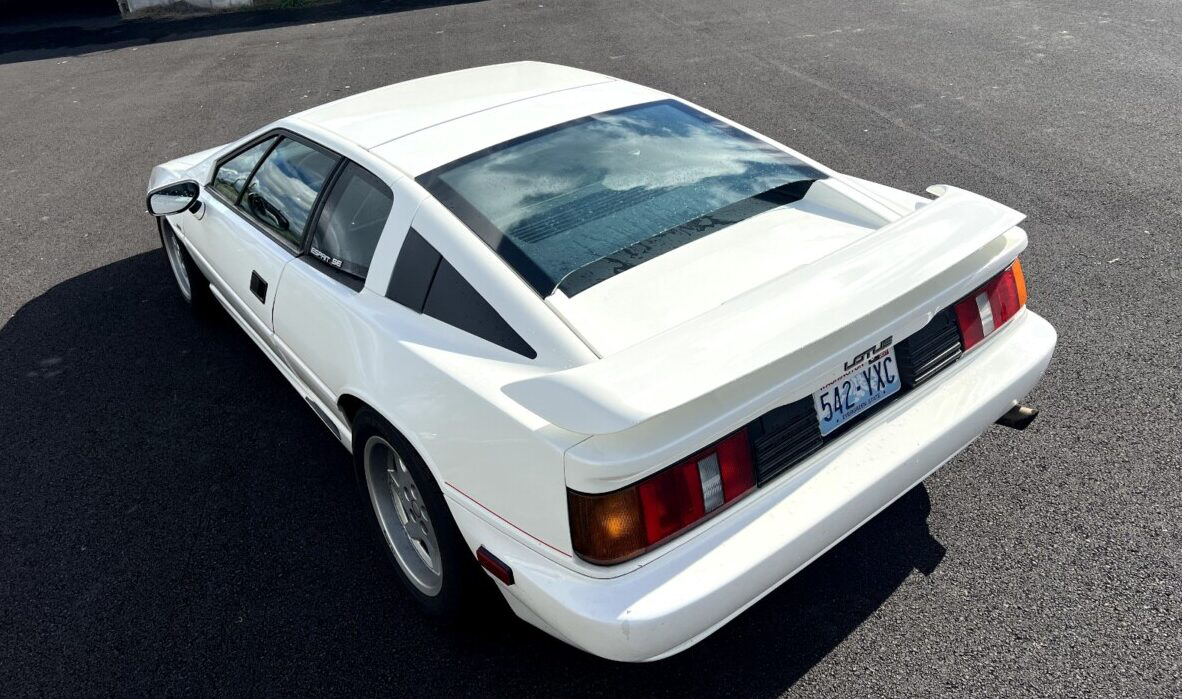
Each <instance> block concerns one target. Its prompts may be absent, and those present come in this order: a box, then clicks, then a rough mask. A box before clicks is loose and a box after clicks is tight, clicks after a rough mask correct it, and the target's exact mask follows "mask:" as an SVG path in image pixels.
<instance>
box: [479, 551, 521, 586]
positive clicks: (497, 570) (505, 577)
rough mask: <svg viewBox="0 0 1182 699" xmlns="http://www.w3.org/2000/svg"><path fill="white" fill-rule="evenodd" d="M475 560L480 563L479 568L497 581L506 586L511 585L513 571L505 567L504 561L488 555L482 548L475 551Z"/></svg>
mask: <svg viewBox="0 0 1182 699" xmlns="http://www.w3.org/2000/svg"><path fill="white" fill-rule="evenodd" d="M476 560H477V562H479V563H480V567H481V568H484V569H485V570H487V571H488V572H489V573H490V574H491V575H492V576H493V577H494V578H496V579H497V580H500V581H501V582H503V583H505V584H506V585H512V584H513V570H512V569H511V568H510V567H509V566H507V565H505V563H504V561H502V560H501V559H499V558H497V557H496V556H494V555H492V554H491V553H489V552H488V549H486V548H484V547H483V546H481V547H480V548H478V549H476Z"/></svg>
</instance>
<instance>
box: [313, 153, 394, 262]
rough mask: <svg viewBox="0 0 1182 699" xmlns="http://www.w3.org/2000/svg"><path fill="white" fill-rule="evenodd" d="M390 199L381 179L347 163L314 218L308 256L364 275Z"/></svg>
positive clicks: (353, 164) (389, 192)
mask: <svg viewBox="0 0 1182 699" xmlns="http://www.w3.org/2000/svg"><path fill="white" fill-rule="evenodd" d="M393 203H394V195H393V193H392V192H391V191H390V188H389V187H387V186H386V184H385V183H384V182H382V181H381V180H379V179H378V178H377V177H376V176H374V175H373V174H371V173H370V172H368V171H366V170H365V169H364V168H362V167H361V166H360V165H357V164H356V163H349V165H348V166H347V167H346V168H345V169H344V171H343V172H342V173H341V175H340V177H339V178H338V179H337V181H336V184H334V185H333V187H332V191H330V192H329V194H328V199H327V200H326V201H325V203H324V208H323V210H322V211H321V213H320V218H319V219H318V220H317V222H316V228H315V229H314V231H313V233H312V246H311V249H310V252H311V253H312V256H313V257H315V258H316V259H318V260H320V261H321V262H324V263H325V264H327V265H330V266H332V267H335V268H337V269H340V270H341V271H343V272H347V273H349V274H352V275H354V276H357V277H361V278H364V277H365V275H366V273H367V272H368V271H369V263H370V260H371V259H372V258H373V252H374V249H375V248H376V247H377V246H378V239H379V238H380V237H381V235H382V229H383V228H384V227H385V225H386V219H387V218H389V216H390V208H391V207H392V206H393Z"/></svg>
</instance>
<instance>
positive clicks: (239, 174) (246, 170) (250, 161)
mask: <svg viewBox="0 0 1182 699" xmlns="http://www.w3.org/2000/svg"><path fill="white" fill-rule="evenodd" d="M274 143H275V139H274V138H268V139H267V140H265V141H263V142H261V143H259V144H258V145H257V146H254V147H252V148H250V149H248V150H245V151H243V152H241V153H239V154H238V155H236V156H234V157H233V158H231V159H229V160H227V161H226V162H224V163H222V166H221V167H219V168H218V171H217V173H216V174H215V175H214V176H213V188H214V189H215V190H217V191H218V193H220V194H221V195H222V196H224V197H226V198H227V199H229V200H230V201H232V202H237V201H238V195H239V194H242V190H243V189H245V188H246V178H248V177H250V173H252V172H254V166H255V165H258V164H259V159H260V158H262V157H263V156H264V155H265V154H266V153H267V149H269V148H270V147H271V146H272V145H273V144H274Z"/></svg>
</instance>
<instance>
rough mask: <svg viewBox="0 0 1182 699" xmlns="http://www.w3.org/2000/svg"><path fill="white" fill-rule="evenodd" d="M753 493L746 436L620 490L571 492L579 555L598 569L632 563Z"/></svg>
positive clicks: (736, 435) (573, 535)
mask: <svg viewBox="0 0 1182 699" xmlns="http://www.w3.org/2000/svg"><path fill="white" fill-rule="evenodd" d="M754 487H755V469H754V467H753V465H752V463H751V447H750V444H749V443H748V440H747V431H746V430H740V431H739V432H736V433H734V434H732V435H731V436H729V437H727V438H726V439H723V440H722V441H720V442H718V443H716V444H714V445H713V446H711V447H709V448H707V449H705V450H703V451H702V452H699V453H698V454H695V455H693V456H691V457H690V458H688V459H686V460H685V461H682V462H681V463H679V464H677V465H675V466H670V467H669V468H667V469H665V470H663V471H660V472H659V473H656V474H654V475H652V476H649V477H648V478H646V479H644V480H642V481H640V482H639V483H635V484H633V485H631V486H629V487H627V488H624V489H622V490H617V491H615V492H611V493H604V494H602V495H588V494H585V493H577V492H575V491H573V490H572V491H568V493H567V501H568V505H569V507H570V525H571V539H572V541H573V543H574V548H575V552H576V553H578V554H579V556H580V557H581V558H583V559H585V560H587V561H590V562H592V563H598V564H609V563H619V562H620V561H625V560H627V559H629V558H634V557H636V556H639V555H640V554H642V553H644V552H645V551H647V550H649V549H650V548H652V547H653V546H655V545H657V544H659V543H660V542H662V541H664V540H665V539H668V538H669V537H671V536H673V535H674V534H677V533H678V532H681V531H683V530H685V529H686V528H687V527H690V526H692V525H694V524H696V523H697V522H699V521H701V520H702V519H704V518H705V517H707V516H709V515H711V514H713V513H714V512H716V511H718V510H719V509H721V508H722V507H724V506H726V505H728V504H730V503H731V502H733V501H735V500H737V499H738V498H740V497H742V495H743V494H744V493H746V492H747V491H749V490H751V489H752V488H754Z"/></svg>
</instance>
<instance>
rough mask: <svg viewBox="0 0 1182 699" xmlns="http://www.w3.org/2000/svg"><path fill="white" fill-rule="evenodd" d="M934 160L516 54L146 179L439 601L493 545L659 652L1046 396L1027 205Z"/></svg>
mask: <svg viewBox="0 0 1182 699" xmlns="http://www.w3.org/2000/svg"><path fill="white" fill-rule="evenodd" d="M928 191H929V192H930V193H931V194H933V195H934V198H925V197H920V196H915V195H912V194H908V193H906V192H903V191H900V190H897V189H892V188H890V187H886V186H883V185H879V184H874V183H871V182H867V181H864V180H860V179H857V178H854V177H850V176H848V175H843V174H841V173H838V172H834V171H833V170H830V169H828V168H826V167H825V166H823V165H821V164H820V163H817V162H815V161H813V160H810V159H809V158H807V157H805V156H804V155H801V154H800V153H797V152H796V151H794V150H792V149H790V148H788V147H786V146H783V145H781V144H779V143H776V142H775V141H773V140H771V139H769V138H767V137H765V136H762V135H760V134H757V133H755V132H753V131H751V130H749V129H746V128H744V127H742V126H740V125H738V124H736V123H734V122H732V121H730V120H728V119H726V118H725V117H722V116H719V115H717V114H714V113H712V112H710V111H709V110H706V109H703V108H701V107H697V106H695V105H692V104H690V103H688V102H686V101H684V100H681V99H679V98H677V97H674V96H672V95H668V94H665V93H662V92H658V91H656V90H652V89H649V88H646V87H641V86H640V85H636V84H633V83H629V82H625V81H622V80H616V79H613V78H610V77H607V76H604V75H600V74H597V73H591V72H587V71H584V70H577V69H573V68H566V67H562V66H557V65H549V64H543V63H528V62H527V63H513V64H507V65H496V66H488V67H484V68H474V69H471V70H463V71H459V72H454V73H447V74H444V75H437V76H433V77H427V78H422V79H419V80H412V81H409V82H404V83H399V84H396V85H391V86H388V87H384V88H380V89H376V90H372V91H370V92H365V93H362V94H358V95H353V96H350V97H346V98H344V99H341V100H337V101H335V102H331V103H329V104H325V105H322V106H319V107H315V108H313V109H310V110H308V111H305V112H302V113H299V114H296V115H294V116H290V117H287V118H284V119H280V120H279V121H276V122H275V123H273V124H270V125H268V126H266V127H265V128H262V129H260V130H258V131H256V132H254V133H252V134H250V135H248V136H246V137H245V138H243V139H241V140H239V141H236V142H234V143H231V144H228V145H225V146H221V147H218V148H214V149H211V150H207V151H203V152H201V153H196V154H193V155H190V156H186V157H183V158H179V159H177V160H173V161H170V162H167V163H164V164H162V165H159V166H157V167H156V168H155V169H153V171H152V175H151V180H150V184H149V194H148V208H149V210H150V212H151V213H153V214H154V215H156V216H157V217H158V218H157V221H158V223H159V229H160V236H161V240H162V243H163V246H164V249H165V251H166V252H167V257H168V260H169V263H170V264H171V267H172V271H173V273H174V274H175V277H176V282H177V285H178V286H179V287H180V292H181V295H182V296H183V297H184V299H185V301H187V302H188V303H189V304H191V305H192V307H193V308H194V310H196V311H203V310H205V309H206V308H208V307H210V306H212V305H213V304H214V303H215V302H216V303H217V304H220V305H221V306H222V307H224V308H225V310H226V311H227V312H228V313H229V315H230V316H231V317H232V318H233V319H234V320H235V321H237V323H238V324H239V325H241V326H242V328H243V329H244V330H245V331H246V333H247V334H248V335H249V336H250V337H251V338H252V339H253V340H254V341H255V342H256V343H257V344H258V346H259V347H260V348H262V350H263V352H264V353H265V354H266V355H267V356H268V357H270V359H271V361H272V362H274V364H275V366H276V367H278V368H279V371H280V372H282V374H283V375H284V376H285V377H287V379H288V381H290V382H291V384H292V385H293V386H294V387H295V388H296V390H297V391H298V392H299V393H300V395H301V396H303V397H304V399H305V400H306V401H307V402H308V404H309V405H310V406H311V408H312V410H314V411H315V412H316V414H317V415H319V416H320V419H321V420H323V421H324V424H325V425H326V426H327V427H328V430H329V431H330V432H331V433H332V434H333V436H334V437H336V438H337V439H339V440H340V442H341V444H343V445H344V446H345V448H346V449H349V450H350V451H351V452H352V454H353V461H354V464H355V466H356V469H357V474H358V479H359V483H360V484H361V487H362V488H363V490H364V492H365V501H366V503H367V505H366V508H367V511H369V512H371V513H372V515H373V520H374V523H375V525H376V531H378V532H380V534H381V538H382V539H383V541H384V542H385V544H386V546H387V547H388V549H389V552H390V554H391V557H392V559H393V561H394V563H395V564H396V566H397V570H398V573H399V575H400V577H401V579H402V580H403V581H404V582H405V584H406V588H407V590H408V591H409V592H410V594H411V595H413V597H414V598H415V599H416V600H417V601H418V602H419V603H420V604H421V605H422V607H424V608H425V609H426V610H427V611H428V612H430V613H433V614H437V615H455V614H457V613H458V612H460V611H461V610H464V609H466V608H467V606H468V605H471V604H473V600H474V599H476V600H479V599H482V598H481V597H479V596H474V594H473V593H474V591H477V588H476V586H478V585H489V583H488V582H487V580H488V579H489V578H491V579H492V580H495V581H496V583H495V584H496V586H497V588H498V589H499V590H500V593H501V594H502V595H503V596H504V598H505V599H506V600H507V601H508V604H509V606H510V607H511V608H512V609H513V611H514V612H515V613H516V614H518V615H519V616H520V617H522V618H523V619H525V620H527V621H528V622H530V623H532V624H534V625H536V626H538V627H540V628H541V629H543V630H545V631H547V632H549V633H550V634H553V635H554V636H556V637H558V638H560V639H562V640H564V641H566V642H568V643H571V644H573V645H575V646H578V647H579V648H583V649H585V650H587V651H589V652H591V653H594V654H596V655H599V656H603V657H606V658H611V659H616V660H625V661H644V660H653V659H657V658H662V657H665V656H668V655H671V654H673V653H677V652H679V651H681V650H684V649H685V648H687V647H689V646H690V645H692V644H694V643H696V642H697V641H699V640H701V639H702V638H704V637H705V636H707V635H709V634H710V633H711V632H712V631H714V630H715V629H717V628H719V627H720V626H721V625H723V624H725V623H726V622H727V621H729V620H730V619H732V618H734V617H735V616H736V615H737V614H739V613H740V612H742V611H743V610H744V609H746V608H747V607H749V606H751V605H752V604H754V603H755V602H756V601H757V600H759V599H760V598H761V597H763V596H764V595H766V594H768V593H769V592H770V591H772V590H773V589H775V588H776V587H777V586H778V585H780V584H781V583H782V582H784V581H785V580H786V579H787V578H789V577H791V576H792V575H793V574H795V573H796V572H797V571H799V570H800V569H801V568H803V567H804V566H806V565H808V563H809V562H810V561H812V560H813V559H814V558H816V557H817V556H819V555H821V554H822V553H823V552H824V551H825V550H826V549H828V548H830V547H831V546H833V545H834V544H835V543H837V542H838V541H840V540H841V539H842V538H843V537H845V536H846V535H847V534H849V533H850V532H851V531H853V530H854V529H856V528H857V527H858V526H859V525H860V524H862V523H863V522H865V521H866V520H868V519H870V518H871V517H873V516H874V515H875V513H877V512H879V511H880V510H882V509H883V508H884V507H886V506H887V505H889V504H890V503H891V502H892V501H893V500H895V499H896V498H898V497H899V496H900V495H902V494H903V493H905V492H907V491H908V490H909V489H910V488H911V487H913V486H914V485H916V484H917V483H919V482H920V481H922V480H923V479H924V478H925V477H926V476H928V475H929V474H931V473H932V472H933V471H935V470H936V469H937V468H939V467H940V466H941V465H942V464H943V463H945V462H946V461H948V459H950V458H951V457H952V456H953V455H955V454H956V453H957V452H959V451H960V450H961V449H963V448H964V447H965V446H966V445H968V444H969V443H970V442H972V441H973V439H975V438H976V437H977V436H978V435H980V434H981V433H982V432H983V431H984V430H986V429H987V428H988V427H989V426H990V425H991V424H993V423H994V422H995V421H996V422H1001V423H1002V424H1006V425H1009V426H1011V427H1017V428H1023V427H1025V426H1026V425H1027V424H1028V423H1029V422H1030V420H1032V419H1033V417H1034V415H1035V411H1034V410H1033V409H1031V408H1028V407H1025V406H1022V405H1020V404H1019V403H1018V401H1019V400H1020V399H1022V398H1023V396H1024V395H1025V394H1026V393H1027V392H1028V391H1030V390H1031V388H1032V387H1033V386H1034V385H1035V383H1036V382H1037V381H1038V379H1039V377H1040V376H1041V375H1042V373H1043V371H1044V370H1045V368H1046V366H1047V363H1048V362H1049V361H1050V358H1051V352H1052V350H1053V349H1054V345H1055V339H1056V336H1055V331H1054V329H1053V328H1052V327H1051V326H1050V325H1049V324H1048V323H1047V322H1046V321H1045V320H1043V319H1042V318H1040V317H1039V316H1037V315H1035V314H1034V313H1033V312H1031V311H1030V310H1027V309H1026V308H1025V302H1026V287H1025V283H1024V280H1023V277H1022V268H1021V266H1020V265H1019V263H1018V259H1017V258H1018V254H1019V253H1020V252H1021V251H1022V250H1023V248H1024V247H1025V246H1026V234H1025V233H1024V232H1023V231H1022V230H1021V229H1020V228H1017V227H1016V226H1017V224H1018V223H1019V222H1020V221H1021V220H1022V219H1023V215H1022V214H1020V213H1018V212H1016V211H1014V210H1012V209H1010V208H1008V207H1006V206H1003V205H1001V204H998V203H996V202H993V201H990V200H988V199H985V198H983V197H980V196H977V195H975V194H971V193H969V192H966V191H962V190H959V189H956V188H954V187H948V186H942V185H941V186H935V187H932V188H931V189H929V190H928ZM478 566H480V567H478ZM481 567H482V568H483V570H484V571H485V572H487V573H488V576H484V575H480V574H479V571H480V570H481ZM474 571H475V574H474Z"/></svg>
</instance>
